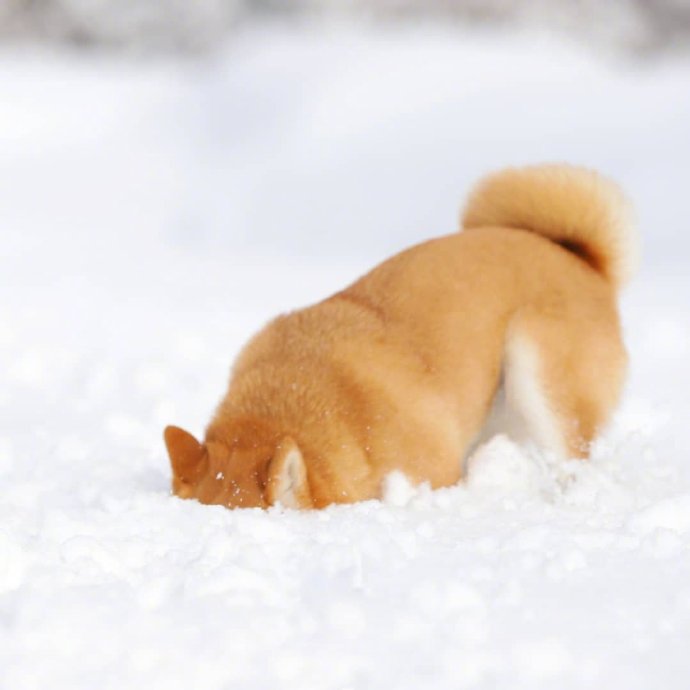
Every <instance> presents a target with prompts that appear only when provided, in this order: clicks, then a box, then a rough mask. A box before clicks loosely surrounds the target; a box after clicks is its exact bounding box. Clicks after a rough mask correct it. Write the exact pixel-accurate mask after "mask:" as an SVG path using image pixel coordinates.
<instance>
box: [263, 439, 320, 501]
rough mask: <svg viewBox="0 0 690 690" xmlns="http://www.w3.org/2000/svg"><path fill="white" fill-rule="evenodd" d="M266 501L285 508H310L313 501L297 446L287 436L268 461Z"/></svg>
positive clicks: (302, 459) (305, 470)
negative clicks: (279, 504)
mask: <svg viewBox="0 0 690 690" xmlns="http://www.w3.org/2000/svg"><path fill="white" fill-rule="evenodd" d="M266 490H267V491H266V492H267V498H268V502H269V503H270V504H271V505H273V504H275V503H278V502H280V503H281V505H283V506H285V507H286V508H312V507H313V505H314V503H313V501H312V497H311V491H310V489H309V483H308V481H307V468H306V466H305V464H304V458H303V457H302V453H301V451H300V449H299V446H298V445H297V444H296V443H295V442H294V441H293V440H292V439H291V438H289V437H287V438H284V439H283V440H282V441H281V442H280V443H279V444H278V447H277V448H276V453H275V455H274V456H273V459H272V460H271V461H270V462H269V463H268V484H267V487H266Z"/></svg>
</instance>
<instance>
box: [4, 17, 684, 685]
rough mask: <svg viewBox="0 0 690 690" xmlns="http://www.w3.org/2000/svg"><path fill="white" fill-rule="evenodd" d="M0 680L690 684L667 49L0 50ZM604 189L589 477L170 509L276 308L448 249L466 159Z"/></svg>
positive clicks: (677, 90) (526, 466) (481, 43)
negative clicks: (626, 261)
mask: <svg viewBox="0 0 690 690" xmlns="http://www.w3.org/2000/svg"><path fill="white" fill-rule="evenodd" d="M0 84H1V85H2V88H1V89H0V238H1V240H2V241H1V244H0V305H1V306H0V479H1V480H2V485H3V491H2V494H0V689H1V690H28V689H32V688H41V690H43V689H44V688H51V689H53V690H59V689H63V688H65V689H67V688H69V689H70V690H82V689H83V690H92V689H93V688H95V687H98V688H102V689H104V690H108V689H110V688H113V689H117V690H122V688H147V689H148V690H155V689H157V688H165V689H166V690H173V689H175V688H190V687H195V688H204V689H208V690H212V689H215V688H218V689H221V688H243V689H244V688H267V689H268V688H271V689H273V688H281V689H292V688H294V689H299V690H310V689H311V688H319V689H324V690H330V689H333V690H346V689H357V690H360V689H362V690H363V689H368V688H372V689H379V688H396V690H403V689H407V688H409V689H420V688H434V689H441V688H443V689H445V688H465V687H466V688H486V689H495V688H501V689H503V688H505V689H508V688H510V690H516V689H518V690H519V689H521V688H525V689H530V690H532V689H534V688H549V689H550V688H558V689H559V690H568V689H569V688H588V689H590V688H606V689H610V688H626V690H637V689H646V688H659V687H661V688H665V689H666V690H675V689H678V690H680V689H681V688H683V689H684V688H687V687H688V685H689V684H690V656H689V655H688V647H689V644H690V470H689V468H688V465H689V464H690V463H689V460H690V431H689V428H688V427H689V424H690V401H689V397H688V394H687V389H688V381H689V377H688V366H687V362H688V357H689V356H690V317H689V309H688V307H689V306H690V276H689V275H688V253H689V252H690V240H689V239H688V236H687V233H688V227H687V224H688V220H687V218H688V211H687V184H688V182H687V181H688V179H690V156H689V155H688V152H689V151H690V128H689V126H688V122H690V62H688V61H687V59H686V60H685V61H684V62H683V61H682V60H681V59H676V60H672V61H666V62H663V63H655V64H647V65H643V66H637V67H635V66H634V65H623V64H616V63H613V62H607V61H606V60H604V59H596V58H594V57H592V56H589V55H587V54H583V53H581V52H578V51H577V50H575V49H574V48H569V47H567V46H563V45H558V44H554V43H551V42H550V41H549V40H548V39H545V38H544V37H539V36H522V37H513V38H508V37H506V36H502V35H500V34H487V35H483V36H479V35H477V34H473V35H464V34H456V33H452V32H446V31H442V30H440V29H433V28H430V27H427V28H424V29H419V30H417V31H409V30H408V31H401V32H398V33H381V32H379V31H377V32H372V33H361V32H352V31H350V30H347V29H343V28H336V29H334V30H333V32H332V33H329V34H328V35H325V36H324V35H321V36H316V35H312V34H310V32H309V31H308V30H307V29H305V28H301V29H299V28H293V29H290V30H287V29H277V28H262V29H256V30H253V31H250V32H248V33H247V34H246V35H245V36H244V37H243V38H242V39H241V40H239V41H238V42H236V43H235V44H234V45H233V46H232V47H230V48H229V49H228V50H227V51H226V52H225V53H224V54H223V55H222V56H220V57H218V58H217V59H214V60H210V61H207V62H204V63H174V62H158V63H155V64H148V65H146V66H141V65H137V64H134V63H131V64H130V63H126V62H105V61H100V60H98V59H95V58H92V59H91V60H89V61H86V60H84V58H83V57H79V56H70V55H58V56H56V55H52V54H36V53H31V54H24V55H21V54H17V53H16V52H14V53H4V54H0ZM541 160H569V161H572V162H576V163H584V164H587V165H590V166H593V167H597V168H600V169H602V170H603V171H605V172H607V173H609V174H611V175H613V176H614V177H616V178H617V179H618V180H620V181H621V183H622V184H623V185H624V186H625V187H626V188H627V189H628V191H629V192H630V194H631V196H632V197H633V198H634V200H635V203H636V206H637V208H638V211H639V219H640V226H641V232H642V237H643V244H644V256H645V262H646V263H645V264H644V267H643V270H642V272H641V274H640V276H639V279H638V280H637V282H636V283H635V284H633V285H632V286H631V288H630V289H629V290H628V292H627V293H626V295H625V297H624V300H623V306H624V319H625V324H626V330H627V336H628V341H629V344H630V350H631V355H632V376H631V380H630V385H629V391H628V393H627V395H626V398H625V401H624V404H623V406H622V409H621V411H620V413H619V415H618V416H617V418H616V420H615V422H614V424H613V425H612V428H611V430H610V431H609V433H608V434H607V435H606V436H605V438H604V439H603V440H602V441H601V443H600V444H599V446H598V447H597V449H596V452H595V454H594V458H593V460H592V462H591V463H589V464H577V463H573V464H566V465H564V466H553V465H551V464H549V463H548V462H546V461H545V460H544V459H543V458H540V457H539V456H538V455H536V454H535V453H534V452H533V451H532V450H530V449H529V448H518V447H515V446H514V445H512V444H511V443H510V442H508V441H507V440H506V439H502V438H497V439H495V440H494V441H493V442H492V443H491V444H489V445H488V446H486V447H485V448H483V449H481V450H480V451H479V452H478V453H477V455H476V456H475V457H474V458H473V460H472V462H471V465H470V474H469V478H468V481H467V483H466V484H464V485H462V486H458V487H454V488H450V489H446V490H442V491H438V492H435V493H430V492H428V491H426V490H424V489H420V490H417V491H412V490H409V489H408V488H406V487H405V486H404V485H402V484H401V483H400V482H397V483H396V482H393V483H392V485H391V487H390V491H389V496H388V501H387V502H386V503H378V502H371V503H364V504H360V505H355V506H347V507H337V508H331V509H328V510H326V511H323V512H320V513H307V514H298V513H293V512H283V511H280V510H272V511H269V512H267V513H265V512H261V511H234V512H231V511H227V510H224V509H222V508H216V507H206V506H201V505H198V504H196V503H194V502H189V501H186V502H185V501H180V500H178V499H175V498H171V497H170V495H169V492H168V482H169V471H168V466H167V460H166V457H165V455H164V450H163V445H162V442H161V430H162V428H163V426H164V425H165V424H167V423H179V424H182V425H183V426H185V427H187V428H190V429H191V430H193V431H195V432H198V433H200V432H201V431H202V429H203V425H204V424H205V422H206V421H207V419H208V417H209V415H210V412H211V410H212V408H213V406H214V404H215V403H216V401H217V400H218V399H219V397H220V396H221V394H222V392H223V389H224V385H225V380H226V376H227V371H228V367H229V364H230V362H231V360H232V357H233V355H234V354H235V353H236V351H237V350H238V348H239V347H240V345H241V344H242V343H243V341H244V340H245V339H246V338H247V337H248V335H249V334H251V333H252V332H253V331H254V330H255V329H256V328H257V327H258V326H259V325H260V324H261V323H262V322H263V321H265V320H266V319H267V318H268V317H269V316H271V315H273V314H275V313H276V312H278V311H281V310H285V309H287V308H290V307H295V306H299V305H302V304H306V303H308V302H310V301H314V300H316V299H317V298H320V297H322V296H325V295H326V294H328V293H329V292H330V291H333V290H335V289H336V288H338V287H341V286H343V285H344V284H345V283H346V282H347V281H349V280H351V279H353V278H354V277H356V276H357V275H358V273H360V272H361V271H363V270H365V269H366V268H368V267H370V266H372V265H373V264H375V263H376V262H378V261H379V260H381V259H382V258H383V257H385V256H387V255H388V254H390V253H391V252H393V251H395V250H397V249H400V248H402V247H404V246H406V245H408V244H410V243H412V242H415V241H418V240H422V239H425V238H426V237H428V236H430V235H433V234H441V233H444V232H449V231H452V230H453V228H454V227H455V223H456V217H457V211H458V207H459V204H460V201H461V199H462V197H463V195H464V194H465V192H466V191H467V188H468V186H469V185H470V184H471V182H472V181H473V180H474V179H476V177H477V176H478V175H480V174H482V173H483V172H485V171H487V170H489V169H492V168H494V167H497V166H502V165H505V164H511V163H522V162H534V161H541Z"/></svg>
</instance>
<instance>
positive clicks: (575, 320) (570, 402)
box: [166, 165, 632, 508]
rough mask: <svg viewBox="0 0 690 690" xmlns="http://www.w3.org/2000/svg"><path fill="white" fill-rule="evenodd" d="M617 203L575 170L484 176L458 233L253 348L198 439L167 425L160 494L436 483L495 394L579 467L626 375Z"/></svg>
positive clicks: (622, 231)
mask: <svg viewBox="0 0 690 690" xmlns="http://www.w3.org/2000/svg"><path fill="white" fill-rule="evenodd" d="M624 207H625V204H624V199H623V197H622V194H621V193H620V191H619V190H618V188H617V187H616V186H615V185H614V184H613V183H612V182H609V181H608V180H605V179H604V178H602V177H600V176H599V175H597V174H596V173H592V172H590V171H587V170H583V169H580V168H574V167H569V166H565V165H563V166H540V167H533V168H526V169H522V170H508V171H504V172H502V173H498V175H495V176H493V177H490V178H488V179H487V180H486V181H485V182H483V183H482V184H480V185H479V187H478V188H477V191H475V193H474V194H473V196H471V198H470V202H469V204H468V207H467V209H466V211H465V215H464V223H465V225H466V227H467V228H469V230H467V231H465V232H462V233H459V234H453V235H448V236H445V237H440V238H437V239H433V240H430V241H428V242H425V243H423V244H420V245H417V246H415V247H412V248H410V249H408V250H406V251H403V252H402V253H400V254H398V255H396V256H394V257H392V258H391V259H389V260H388V261H385V262H384V263H383V264H381V265H380V266H378V267H376V268H375V269H374V270H372V271H371V272H370V273H368V274H367V275H365V276H364V277H363V278H361V279H360V280H358V281H357V282H356V283H354V284H353V285H351V286H350V287H348V288H346V289H345V290H343V291H342V292H339V293H337V294H335V295H333V296H332V297H330V298H329V299H327V300H325V301H323V302H320V303H318V304H316V305H314V306H312V307H309V308H307V309H303V310H301V311H297V312H294V313H291V314H288V315H285V316H280V317H278V318H277V319H275V320H274V321H272V322H271V323H269V324H268V326H266V327H265V328H264V329H263V330H262V331H261V332H260V333H259V334H258V335H257V336H255V337H254V339H253V340H252V341H251V342H250V343H249V344H248V345H247V346H246V347H245V349H244V351H243V352H242V353H241V355H240V356H239V358H238V360H237V362H236V363H235V367H234V370H233V375H232V377H231V381H230V386H229V390H228V392H227V395H226V397H225V398H224V400H223V401H222V402H221V404H220V406H219V408H218V410H217V412H216V414H215V416H214V418H213V420H212V421H211V423H210V425H209V427H208V429H207V432H206V439H205V441H204V443H203V444H197V445H194V443H193V442H192V441H194V439H193V437H189V435H187V434H186V432H182V430H179V429H177V428H176V427H169V428H168V430H166V444H167V446H168V451H169V454H170V457H171V462H172V466H173V474H174V477H173V491H174V492H175V493H176V494H177V495H179V496H182V497H195V498H197V499H198V500H200V501H202V502H204V503H219V504H222V505H226V506H229V507H236V506H261V507H266V506H268V505H271V504H273V503H276V502H281V503H283V504H284V505H289V506H290V507H303V508H307V507H317V508H319V507H323V506H326V505H328V504H331V503H343V502H351V501H358V500H364V499H369V498H375V497H378V496H379V495H380V490H381V485H382V482H383V479H384V477H385V476H386V475H387V474H388V473H389V472H391V471H392V470H400V471H402V472H403V473H404V474H405V475H407V477H408V478H409V479H410V480H411V481H412V482H422V481H428V482H429V483H430V484H431V486H432V487H441V486H448V485H450V484H453V483H455V482H457V481H458V480H459V479H460V478H461V474H462V459H463V457H464V455H465V454H466V453H467V451H468V449H469V448H470V447H471V445H472V443H473V442H474V441H475V440H476V439H477V438H478V437H479V435H480V433H481V430H482V426H483V424H484V422H485V420H486V419H487V417H488V415H489V411H490V409H491V407H492V403H493V401H494V398H495V397H496V394H497V391H498V390H499V388H502V387H504V388H505V393H506V399H507V400H508V402H509V403H510V404H511V405H512V406H513V407H514V408H515V409H516V411H517V412H519V413H520V414H521V415H522V416H523V417H524V420H525V424H526V428H527V430H528V433H529V435H530V436H531V438H533V439H534V440H535V441H536V442H537V443H539V444H540V445H542V446H543V447H544V448H545V449H546V450H547V451H549V452H554V453H557V454H559V455H568V456H573V457H585V456H586V455H587V452H588V448H589V445H590V443H591V441H592V439H593V438H594V436H595V434H596V433H597V432H598V431H599V430H600V429H601V427H602V425H603V424H604V423H605V421H606V420H607V418H608V417H609V415H610V413H611V411H612V409H613V407H614V406H615V404H616V402H617V400H618V397H619V394H620V390H621V386H622V383H623V379H624V372H625V365H626V354H625V350H624V347H623V344H622V341H621V335H620V327H619V322H618V315H617V309H616V295H615V290H616V288H617V287H618V286H619V285H620V283H621V281H622V280H623V279H624V278H625V277H626V272H628V271H629V267H630V265H631V261H630V257H631V256H632V241H631V237H630V231H629V229H628V227H627V226H624V225H622V224H621V222H622V221H621V218H622V217H623V215H624ZM552 240H553V241H552ZM190 438H191V439H192V440H191V441H190ZM288 456H289V457H288ZM286 458H288V460H286ZM190 467H192V468H196V471H190Z"/></svg>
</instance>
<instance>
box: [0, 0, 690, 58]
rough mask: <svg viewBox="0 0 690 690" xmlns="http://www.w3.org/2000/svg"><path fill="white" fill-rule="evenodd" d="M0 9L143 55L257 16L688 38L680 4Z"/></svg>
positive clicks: (433, 2)
mask: <svg viewBox="0 0 690 690" xmlns="http://www.w3.org/2000/svg"><path fill="white" fill-rule="evenodd" d="M0 12H1V14H0V31H1V32H2V35H3V36H6V37H9V38H12V39H15V40H32V41H37V42H44V41H48V42H52V43H58V44H59V43H62V44H73V45H77V46H96V47H100V48H108V49H119V50H122V49H126V50H137V51H146V52H151V53H153V52H161V51H166V52H174V51H191V52H197V53H198V52H204V51H209V50H213V49H214V48H217V47H218V46H219V45H221V44H222V43H223V42H224V41H226V40H227V39H228V38H229V37H231V36H232V35H233V33H235V32H236V31H237V29H238V28H239V27H241V26H242V25H244V24H246V23H247V22H251V21H255V20H257V19H282V20H294V19H305V18H309V19H311V20H315V21H321V22H329V21H335V20H337V19H343V18H346V19H349V20H359V21H373V22H379V23H391V22H397V23H402V22H411V21H415V20H419V19H420V18H421V19H425V18H431V19H434V20H436V21H448V22H452V23H454V24H458V25H460V24H470V25H482V24H483V25H486V26H495V25H504V26H511V25H512V26H548V27H550V28H553V29H554V30H557V31H560V32H562V33H564V34H566V35H568V34H570V35H576V36H579V37H580V38H582V39H584V40H587V41H595V42H597V43H600V44H602V45H610V46H613V47H615V48H616V49H620V50H625V51H629V52H632V53H647V52H657V51H665V50H669V49H671V48H673V47H675V46H682V45H683V43H684V42H685V41H687V39H688V36H689V34H690V6H689V5H688V2H687V1H686V0H609V1H608V2H599V1H597V0H198V1H197V2H184V1H183V0H5V2H4V3H3V8H2V9H1V10H0Z"/></svg>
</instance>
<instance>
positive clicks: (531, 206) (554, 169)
mask: <svg viewBox="0 0 690 690" xmlns="http://www.w3.org/2000/svg"><path fill="white" fill-rule="evenodd" d="M462 226H463V228H465V229H466V230H469V229H472V228H482V227H509V228H520V229H523V230H531V231H532V232H535V233H537V234H539V235H542V236H544V237H546V238H548V239H550V240H552V241H553V242H556V243H557V244H560V245H561V246H562V247H564V248H565V249H568V250H569V251H571V252H573V253H575V254H577V255H578V256H580V257H581V258H582V259H584V260H585V261H586V262H587V263H588V264H590V266H592V267H593V268H595V269H596V270H597V271H599V272H600V273H601V274H602V275H603V276H604V277H605V278H606V279H607V280H608V281H609V282H610V283H611V284H612V285H613V286H614V287H620V286H621V285H623V284H624V283H625V282H626V281H627V280H628V279H629V278H630V277H631V276H632V274H633V273H634V271H635V268H636V264H637V241H636V235H635V230H634V227H633V223H632V214H631V210H630V204H629V202H628V200H627V198H626V197H625V195H624V194H623V192H622V191H621V189H620V188H619V187H618V186H617V185H616V184H615V183H614V182H612V181H611V180H609V179H607V178H606V177H603V176H602V175H600V174H599V173H597V172H595V171H593V170H588V169H586V168H579V167H575V166H571V165H555V164H554V165H535V166H529V167H525V168H509V169H507V170H502V171H499V172H497V173H494V174H493V175H489V176H488V177H486V178H484V179H483V180H481V181H480V182H479V184H478V185H477V186H476V187H475V189H474V191H473V192H472V193H471V194H470V198H469V200H468V202H467V206H466V207H465V211H464V213H463V217H462Z"/></svg>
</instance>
